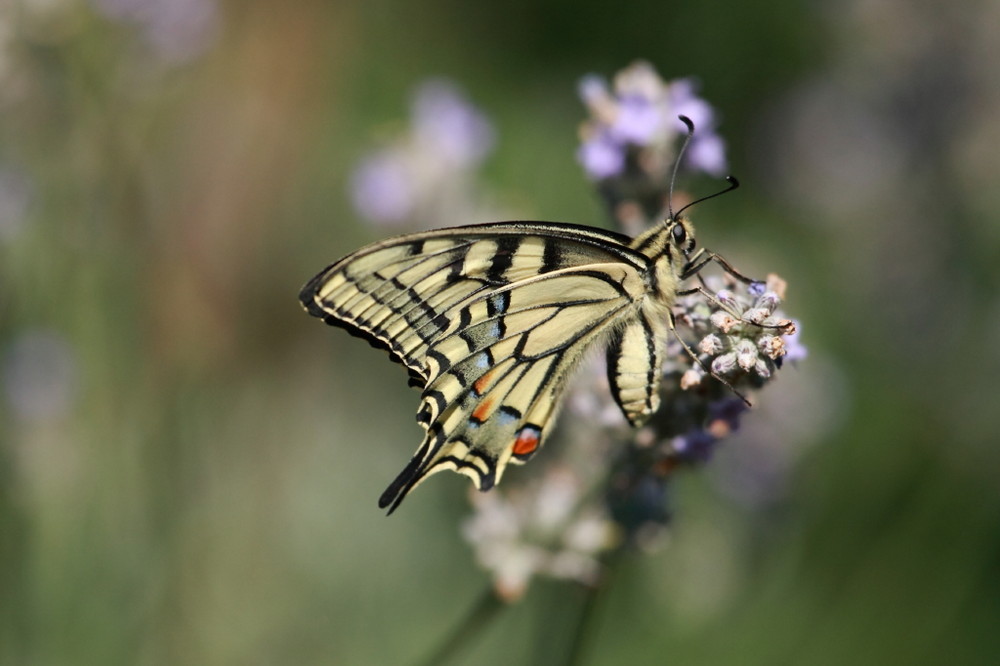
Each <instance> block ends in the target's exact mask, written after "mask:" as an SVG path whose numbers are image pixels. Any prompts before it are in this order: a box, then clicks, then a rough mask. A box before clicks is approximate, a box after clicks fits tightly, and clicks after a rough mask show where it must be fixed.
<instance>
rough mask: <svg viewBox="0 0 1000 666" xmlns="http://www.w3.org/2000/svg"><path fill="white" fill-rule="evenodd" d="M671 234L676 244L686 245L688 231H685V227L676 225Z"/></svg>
mask: <svg viewBox="0 0 1000 666" xmlns="http://www.w3.org/2000/svg"><path fill="white" fill-rule="evenodd" d="M670 233H671V234H672V235H673V237H674V243H676V244H677V245H684V240H685V239H686V238H687V231H685V230H684V225H682V224H675V225H674V228H673V230H672V231H671V232H670Z"/></svg>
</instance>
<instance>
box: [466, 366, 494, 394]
mask: <svg viewBox="0 0 1000 666" xmlns="http://www.w3.org/2000/svg"><path fill="white" fill-rule="evenodd" d="M494 371H495V370H487V371H486V372H485V373H483V376H482V377H480V378H479V379H477V380H476V381H475V383H474V384H473V385H472V388H474V389H476V393H478V394H479V395H482V394H483V392H484V391H485V390H486V387H488V386H489V385H490V380H491V379H493V373H494Z"/></svg>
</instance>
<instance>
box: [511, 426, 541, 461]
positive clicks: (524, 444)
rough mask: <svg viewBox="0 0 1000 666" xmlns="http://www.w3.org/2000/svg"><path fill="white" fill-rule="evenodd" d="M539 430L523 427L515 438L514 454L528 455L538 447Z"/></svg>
mask: <svg viewBox="0 0 1000 666" xmlns="http://www.w3.org/2000/svg"><path fill="white" fill-rule="evenodd" d="M538 434H539V433H538V431H537V430H535V429H534V428H521V432H519V433H518V434H517V439H516V440H514V455H516V456H526V455H528V454H529V453H531V452H532V451H534V450H535V449H537V448H538Z"/></svg>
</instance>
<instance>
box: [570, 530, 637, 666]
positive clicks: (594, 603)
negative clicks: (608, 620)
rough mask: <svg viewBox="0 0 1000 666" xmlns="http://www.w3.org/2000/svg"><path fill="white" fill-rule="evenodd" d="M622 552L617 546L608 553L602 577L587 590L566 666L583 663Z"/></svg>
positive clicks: (621, 548)
mask: <svg viewBox="0 0 1000 666" xmlns="http://www.w3.org/2000/svg"><path fill="white" fill-rule="evenodd" d="M623 552H624V548H623V547H622V546H618V547H617V548H615V549H614V550H613V551H611V552H610V553H609V554H608V556H607V559H606V561H605V563H604V576H603V579H602V580H601V581H600V582H599V583H598V584H596V585H594V586H593V587H590V588H589V589H588V590H587V596H586V598H585V599H584V602H583V608H582V609H581V610H580V617H579V618H578V619H577V622H576V630H575V631H574V632H573V638H572V641H571V642H570V646H569V650H568V652H567V654H566V666H581V664H583V663H584V657H585V656H586V654H587V648H588V647H589V645H590V640H591V639H592V638H593V633H594V630H595V628H596V626H597V623H598V621H599V619H600V611H601V609H602V608H603V605H604V601H605V599H607V593H608V588H609V587H610V585H611V580H612V577H613V576H614V573H615V569H616V568H617V564H618V562H619V561H620V560H621V555H622V553H623Z"/></svg>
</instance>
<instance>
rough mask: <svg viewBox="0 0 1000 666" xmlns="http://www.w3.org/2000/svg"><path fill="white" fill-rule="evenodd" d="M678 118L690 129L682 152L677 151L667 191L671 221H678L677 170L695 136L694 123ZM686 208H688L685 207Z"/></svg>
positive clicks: (683, 117)
mask: <svg viewBox="0 0 1000 666" xmlns="http://www.w3.org/2000/svg"><path fill="white" fill-rule="evenodd" d="M677 117H678V118H680V121H681V122H682V123H684V125H685V126H686V127H687V128H688V132H687V136H686V137H684V143H682V144H681V147H680V150H678V151H677V159H676V160H674V171H673V173H671V174H670V189H669V190H668V191H667V217H668V218H669V219H671V220H676V219H677V216H676V215H674V183H675V182H676V181H677V168H678V167H679V166H680V165H681V159H682V158H683V157H684V151H685V150H687V147H688V144H689V143H691V137H693V136H694V122H692V121H691V119H690V118H688V117H687V116H677ZM688 205H690V204H688ZM684 208H687V206H684ZM684 208H681V210H684ZM677 215H680V211H677Z"/></svg>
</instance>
